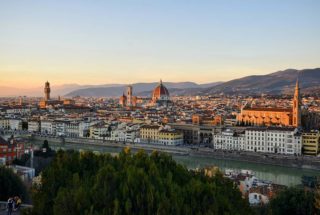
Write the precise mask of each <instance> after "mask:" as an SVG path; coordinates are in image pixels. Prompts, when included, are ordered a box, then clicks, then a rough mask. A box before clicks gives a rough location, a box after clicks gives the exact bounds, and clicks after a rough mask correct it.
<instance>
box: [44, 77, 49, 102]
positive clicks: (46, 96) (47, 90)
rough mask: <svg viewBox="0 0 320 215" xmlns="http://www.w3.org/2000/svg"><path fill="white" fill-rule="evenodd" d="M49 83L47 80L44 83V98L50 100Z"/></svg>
mask: <svg viewBox="0 0 320 215" xmlns="http://www.w3.org/2000/svg"><path fill="white" fill-rule="evenodd" d="M50 92H51V90H50V83H49V82H48V81H47V82H46V83H45V85H44V100H45V101H48V100H50Z"/></svg>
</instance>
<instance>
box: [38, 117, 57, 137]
mask: <svg viewBox="0 0 320 215" xmlns="http://www.w3.org/2000/svg"><path fill="white" fill-rule="evenodd" d="M40 131H41V134H45V135H55V132H56V129H55V124H54V122H53V120H41V122H40Z"/></svg>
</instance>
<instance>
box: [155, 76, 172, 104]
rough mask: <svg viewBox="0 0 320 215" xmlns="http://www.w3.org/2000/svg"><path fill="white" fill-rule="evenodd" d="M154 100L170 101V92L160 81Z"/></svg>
mask: <svg viewBox="0 0 320 215" xmlns="http://www.w3.org/2000/svg"><path fill="white" fill-rule="evenodd" d="M152 99H153V100H154V101H155V100H168V99H169V91H168V89H167V88H166V87H165V86H164V85H163V84H162V81H161V80H160V84H159V85H158V86H157V87H156V88H155V89H154V90H153V93H152Z"/></svg>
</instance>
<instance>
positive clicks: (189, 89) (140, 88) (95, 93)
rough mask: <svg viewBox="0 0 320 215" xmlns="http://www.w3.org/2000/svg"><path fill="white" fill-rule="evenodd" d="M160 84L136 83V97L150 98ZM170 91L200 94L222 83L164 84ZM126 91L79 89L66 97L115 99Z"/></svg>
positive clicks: (122, 87)
mask: <svg viewBox="0 0 320 215" xmlns="http://www.w3.org/2000/svg"><path fill="white" fill-rule="evenodd" d="M158 84H159V82H153V83H135V84H132V87H133V91H134V95H139V96H150V95H151V92H152V90H153V89H154V88H155V87H156V86H157V85H158ZM163 84H164V85H165V86H166V87H167V88H168V89H169V91H170V94H172V95H176V94H178V95H182V94H183V95H185V94H191V93H194V92H200V91H201V90H202V89H204V88H206V87H208V86H211V87H212V86H215V85H217V84H221V82H214V83H209V84H203V85H202V84H196V83H194V82H177V83H175V82H164V83H163ZM124 91H125V85H120V86H113V87H89V88H85V89H77V90H74V91H72V92H70V93H68V94H66V95H65V96H66V97H73V96H84V97H114V96H121V95H122V94H123V92H124Z"/></svg>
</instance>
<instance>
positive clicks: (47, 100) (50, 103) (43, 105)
mask: <svg viewBox="0 0 320 215" xmlns="http://www.w3.org/2000/svg"><path fill="white" fill-rule="evenodd" d="M50 93H51V88H50V83H49V82H48V81H47V82H46V83H45V84H44V98H43V100H41V101H40V102H39V106H40V108H41V109H45V108H47V107H48V106H55V105H62V104H63V101H60V100H52V99H51V98H50Z"/></svg>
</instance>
